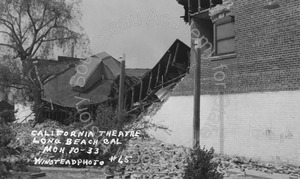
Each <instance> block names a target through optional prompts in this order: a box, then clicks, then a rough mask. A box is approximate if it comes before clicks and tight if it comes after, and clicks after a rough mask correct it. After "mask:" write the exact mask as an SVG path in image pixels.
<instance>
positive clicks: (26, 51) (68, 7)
mask: <svg viewBox="0 0 300 179" xmlns="http://www.w3.org/2000/svg"><path fill="white" fill-rule="evenodd" d="M79 4H80V0H74V1H67V0H2V1H0V7H1V8H0V29H1V30H0V35H1V38H0V51H1V52H2V53H1V54H5V55H6V57H2V56H0V59H1V58H3V59H4V58H8V59H9V60H8V62H12V63H7V62H5V63H0V78H2V79H1V80H0V82H1V83H0V86H4V87H6V88H14V89H18V90H20V91H21V93H23V94H25V95H24V96H26V98H25V99H24V100H26V101H30V102H34V106H33V112H34V114H35V119H36V120H39V119H41V118H40V114H41V109H42V107H43V104H42V91H43V81H42V80H41V77H40V74H39V72H38V69H37V65H36V63H37V62H39V61H41V60H40V59H41V58H44V59H49V58H53V56H54V54H53V53H54V51H55V50H54V49H56V47H58V48H60V49H63V51H65V49H69V51H70V50H71V49H70V47H72V46H73V44H74V45H75V46H76V44H81V45H84V46H85V47H81V48H86V47H87V46H88V44H84V43H80V42H82V41H85V42H87V43H88V38H87V37H86V36H85V35H84V34H83V33H81V32H82V27H81V26H80V24H79V20H80V18H81V13H80V8H79ZM3 59H1V60H0V62H1V61H2V60H3ZM41 63H42V62H41ZM11 64H13V66H12V65H11ZM37 122H39V121H37Z"/></svg>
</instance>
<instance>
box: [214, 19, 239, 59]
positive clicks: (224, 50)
mask: <svg viewBox="0 0 300 179" xmlns="http://www.w3.org/2000/svg"><path fill="white" fill-rule="evenodd" d="M214 27H215V38H214V39H215V55H225V54H230V53H234V52H235V32H234V17H233V16H227V17H224V18H222V19H220V20H218V21H217V22H216V23H215V26H214Z"/></svg>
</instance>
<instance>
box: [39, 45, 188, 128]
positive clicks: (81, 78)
mask: <svg viewBox="0 0 300 179" xmlns="http://www.w3.org/2000/svg"><path fill="white" fill-rule="evenodd" d="M189 53H190V48H189V47H188V46H187V45H185V44H184V43H183V42H181V41H180V40H176V41H175V42H174V43H173V44H172V45H171V47H170V48H169V49H168V50H167V52H166V53H165V54H164V55H163V56H162V58H161V59H160V60H159V61H158V63H157V64H156V65H155V66H154V67H153V68H152V69H126V70H125V74H126V75H125V82H124V88H125V89H124V90H125V92H124V112H126V113H130V112H137V111H138V112H142V111H143V110H144V109H146V108H147V107H149V106H150V105H151V104H153V103H154V102H161V101H163V100H164V97H165V96H166V94H168V93H170V91H171V90H172V88H173V87H174V85H175V84H176V83H178V82H179V81H180V80H181V79H182V78H183V77H184V76H185V75H186V73H187V72H188V71H189V67H190V61H189V59H190V56H189ZM47 64H48V65H47ZM53 64H55V65H54V66H57V67H58V68H53ZM50 65H52V67H50ZM52 68H53V70H54V71H51V70H50V72H48V73H47V74H45V72H43V74H44V75H43V76H42V78H43V81H44V86H43V100H44V110H43V118H44V119H53V120H57V121H60V122H62V123H70V122H74V121H76V120H77V119H78V117H79V113H78V111H77V109H76V108H77V107H78V105H82V104H79V103H80V99H85V100H84V105H83V106H84V107H86V108H88V111H89V112H90V114H94V116H93V117H95V115H96V109H97V107H98V106H99V105H100V104H104V103H109V104H111V105H112V106H113V107H114V108H116V107H117V105H118V94H119V78H120V71H121V66H120V61H118V60H116V59H115V58H113V57H112V56H111V55H109V54H107V53H106V52H102V53H99V54H96V55H93V56H91V57H89V58H87V59H76V58H69V57H59V58H58V61H56V62H47V63H46V64H45V63H43V65H41V66H40V67H39V69H40V70H41V71H43V69H47V70H49V69H52Z"/></svg>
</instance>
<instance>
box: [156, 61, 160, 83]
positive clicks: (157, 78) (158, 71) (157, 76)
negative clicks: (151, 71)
mask: <svg viewBox="0 0 300 179" xmlns="http://www.w3.org/2000/svg"><path fill="white" fill-rule="evenodd" d="M159 75H160V63H159V64H158V70H157V75H156V82H155V86H156V85H157V83H158V80H159Z"/></svg>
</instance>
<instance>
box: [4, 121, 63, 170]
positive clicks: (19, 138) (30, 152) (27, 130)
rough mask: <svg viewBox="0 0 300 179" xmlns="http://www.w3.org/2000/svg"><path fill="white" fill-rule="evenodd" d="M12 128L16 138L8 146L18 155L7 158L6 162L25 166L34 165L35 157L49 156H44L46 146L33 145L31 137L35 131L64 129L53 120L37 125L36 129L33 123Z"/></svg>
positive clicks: (17, 124) (38, 137)
mask: <svg viewBox="0 0 300 179" xmlns="http://www.w3.org/2000/svg"><path fill="white" fill-rule="evenodd" d="M12 126H13V127H12V128H13V131H14V134H15V137H14V138H13V140H12V141H11V142H10V144H9V145H8V146H9V147H10V148H11V149H14V150H15V151H17V153H15V154H13V155H11V156H7V157H6V158H5V161H7V162H11V163H21V164H24V165H27V164H33V163H34V157H40V156H42V155H47V154H42V151H43V149H44V145H42V144H34V143H33V138H34V137H33V136H32V135H31V132H32V131H33V130H37V131H39V130H42V131H55V130H56V129H60V128H62V127H63V126H62V125H60V124H59V123H58V122H56V121H51V120H47V121H45V122H44V123H42V124H39V125H36V126H35V127H34V128H33V127H32V126H33V121H30V122H27V123H14V124H13V125H12ZM42 137H43V136H36V138H37V139H40V138H42Z"/></svg>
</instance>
